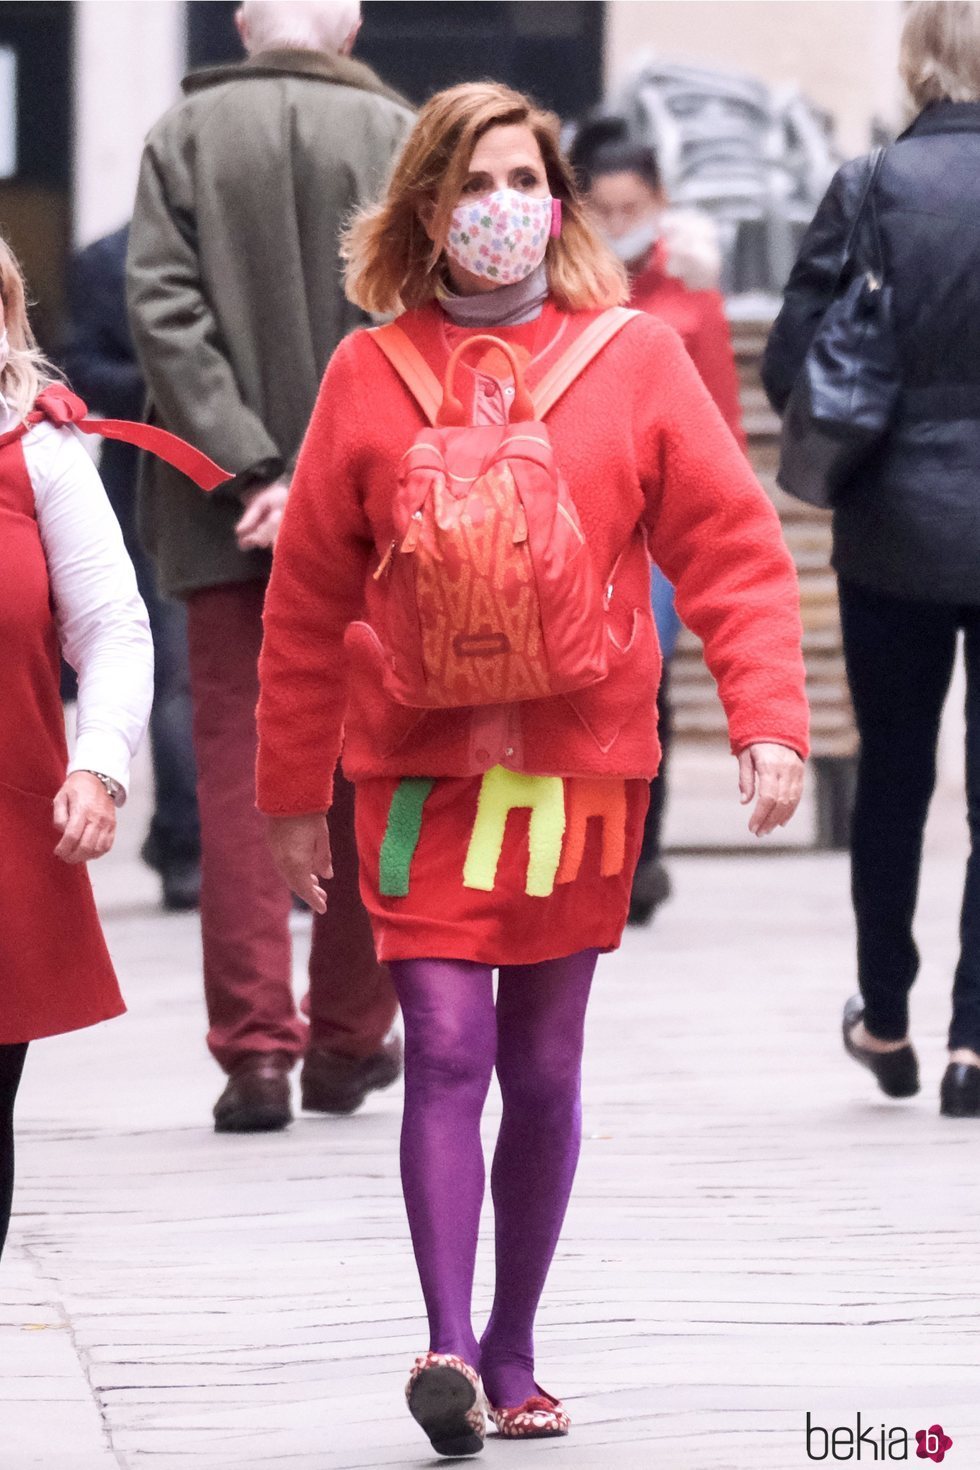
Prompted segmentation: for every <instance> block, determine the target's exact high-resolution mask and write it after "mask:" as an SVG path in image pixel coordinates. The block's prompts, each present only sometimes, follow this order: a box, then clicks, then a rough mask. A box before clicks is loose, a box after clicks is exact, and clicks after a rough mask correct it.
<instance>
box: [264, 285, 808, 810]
mask: <svg viewBox="0 0 980 1470" xmlns="http://www.w3.org/2000/svg"><path fill="white" fill-rule="evenodd" d="M593 315H594V314H593V313H575V314H564V313H561V312H559V311H558V310H557V308H555V307H554V306H550V305H549V306H548V307H546V309H545V313H544V315H543V316H542V318H541V321H540V323H539V324H538V326H537V328H536V330H535V346H534V349H533V351H534V354H535V355H534V356H533V360H532V362H531V365H530V367H529V369H528V371H527V375H526V376H527V381H528V384H529V386H530V387H531V388H532V389H533V387H534V384H535V382H536V381H537V380H538V379H539V378H540V377H541V375H542V374H543V373H544V372H545V371H546V370H547V368H548V366H549V363H550V362H551V361H553V360H554V358H555V357H556V356H557V355H558V354H559V353H560V352H563V351H564V350H565V348H566V347H567V346H568V345H569V343H570V342H571V341H572V340H573V339H574V336H575V334H576V333H577V332H578V331H580V330H581V329H582V328H583V326H584V325H585V324H587V323H588V322H589V321H590V320H591V319H592V316H593ZM402 320H403V325H405V326H406V328H407V329H408V330H409V331H410V332H411V333H412V336H413V338H414V340H415V341H416V343H417V345H418V346H419V347H420V349H421V351H422V352H423V354H424V355H425V356H426V357H427V359H428V360H429V362H430V364H431V365H432V366H433V368H435V370H436V371H437V372H439V373H440V375H441V372H442V369H443V367H444V366H445V362H446V360H447V357H448V351H449V334H447V332H446V330H445V318H444V315H443V313H442V311H441V309H440V308H439V307H438V306H435V305H432V306H429V307H426V308H423V309H422V310H420V311H417V312H412V313H410V314H409V315H408V316H406V317H405V318H403V319H402ZM527 332H528V329H527V328H516V329H511V332H507V331H502V332H500V333H499V335H501V336H505V337H506V336H511V337H512V340H515V339H516V340H521V333H523V334H524V336H523V340H524V341H526V340H527ZM542 344H543V345H542ZM423 424H424V420H423V417H422V414H421V412H420V410H419V409H418V408H417V406H416V404H415V401H414V399H413V398H412V396H411V395H410V393H409V392H408V390H407V389H406V388H405V386H404V385H403V383H402V382H401V380H400V379H399V378H398V377H397V376H396V374H395V373H394V370H393V369H392V368H391V367H390V366H389V364H388V362H387V361H386V359H385V358H384V357H382V355H381V352H380V351H379V349H378V348H377V347H376V346H375V344H374V343H373V342H372V341H371V339H370V336H369V334H368V333H366V332H363V331H361V332H355V333H353V334H352V335H351V336H350V337H348V338H347V339H346V340H345V341H344V342H343V343H342V344H341V346H340V347H339V348H338V349H337V352H336V353H335V354H334V356H333V358H332V360H331V362H330V364H329V366H328V368H327V372H326V374H325V376H324V380H323V384H322V386H321V389H320V394H319V397H318V399H317V403H316V407H315V409H314V411H313V417H312V420H311V422H310V426H309V429H308V431H307V435H306V439H305V442H304V444H303V448H302V452H301V454H300V458H299V463H298V465H297V469H296V474H295V477H294V479H293V484H292V491H291V493H290V497H289V502H288V505H287V509H286V514H285V517H284V520H283V524H282V527H281V530H280V532H279V539H278V542H277V546H276V553H275V557H274V562H273V570H272V578H271V581H270V584H269V590H268V594H267V598H266V604H265V640H264V643H263V647H262V655H261V659H260V664H259V673H260V680H261V695H260V699H259V707H258V723H259V758H258V804H259V807H260V809H261V810H262V811H264V812H268V813H270V814H282V815H285V814H298V813H303V812H323V811H326V810H327V808H328V807H329V805H330V799H331V792H332V778H333V771H334V767H335V765H336V762H337V757H338V754H339V751H340V747H341V741H342V738H343V736H344V727H345V721H346V737H345V739H344V770H345V772H346V773H347V775H348V776H350V777H351V778H352V779H353V780H355V781H356V780H358V779H360V778H362V777H369V776H472V775H476V774H479V773H480V772H482V771H485V770H488V769H489V768H490V767H492V766H494V765H496V764H505V765H507V766H508V767H509V768H511V769H513V770H517V771H525V772H529V773H533V774H539V775H599V776H626V777H652V776H653V775H654V774H655V773H656V770H657V766H658V763H659V758H660V750H659V744H658V741H657V735H656V715H655V696H656V690H657V685H658V682H659V677H660V653H659V649H658V647H657V637H656V632H655V629H654V624H653V619H652V615H651V612H650V596H649V589H650V569H649V556H650V554H651V553H652V555H653V557H654V559H655V560H656V561H657V562H658V563H659V564H660V566H662V567H663V569H664V572H665V573H666V575H667V576H668V577H669V578H670V580H671V581H672V582H673V583H674V585H675V587H676V589H677V607H678V612H679V613H680V616H681V617H682V619H683V620H684V622H685V623H686V624H687V626H688V627H689V628H691V629H692V630H693V631H694V632H695V633H697V634H698V636H699V637H700V638H701V639H702V640H703V642H704V645H705V655H706V658H707V662H708V666H709V668H710V669H711V672H712V673H713V675H714V677H715V680H716V682H717V684H718V689H719V693H720V695H721V699H722V702H723V704H724V708H725V711H726V714H727V717H728V724H729V733H730V737H731V744H732V749H733V750H734V751H736V752H738V751H740V750H742V749H744V748H745V746H747V745H749V744H752V743H754V742H756V741H762V740H766V741H775V742H778V743H780V744H783V745H788V746H790V747H792V748H793V749H795V750H797V751H799V752H800V753H801V754H802V755H805V754H806V752H807V714H808V712H807V703H806V696H805V693H804V671H803V660H802V655H801V648H800V644H801V626H800V615H799V596H798V590H797V582H796V572H795V569H794V567H793V563H792V561H791V559H790V557H789V554H788V552H787V550H786V547H785V545H784V543H783V539H782V533H781V530H780V526H779V520H778V517H777V516H776V512H775V511H774V509H773V507H772V505H771V504H770V502H769V500H768V498H767V496H766V494H765V492H764V491H763V490H762V488H761V486H760V485H759V484H758V482H757V481H756V479H755V478H754V476H753V474H752V472H751V470H750V468H749V466H748V464H747V462H746V460H745V458H744V456H743V454H742V453H741V451H740V449H739V447H738V445H737V444H736V442H735V440H734V439H733V437H732V435H731V432H730V431H729V429H728V428H727V427H726V425H725V423H724V420H723V419H722V416H721V414H720V413H719V411H718V409H717V408H716V407H715V404H714V403H713V402H712V399H711V397H710V395H709V393H708V392H707V390H706V389H705V387H704V385H703V384H702V382H701V379H700V377H699V376H698V373H697V371H696V370H695V368H694V367H693V366H692V364H691V361H690V359H689V357H688V355H687V353H686V352H685V350H684V348H683V346H682V345H681V342H680V339H679V338H678V336H677V334H676V333H675V332H674V331H673V330H672V329H671V328H669V327H666V326H664V325H663V323H661V322H659V321H657V320H656V319H654V318H652V317H637V318H636V319H634V320H633V321H631V322H629V323H628V324H627V325H626V326H625V327H624V328H623V329H622V331H621V332H620V333H619V335H618V336H617V337H615V338H614V340H613V341H612V342H611V343H609V345H608V346H606V347H605V348H604V349H603V351H602V352H601V354H600V355H599V356H598V357H597V358H596V359H595V360H594V361H593V362H592V363H591V364H590V365H589V366H588V367H587V368H586V370H585V371H584V372H583V374H582V375H581V377H580V378H579V379H578V380H577V381H576V382H575V383H574V384H573V385H572V387H571V388H569V389H568V391H567V392H566V393H565V395H564V397H563V398H561V399H560V401H559V402H558V404H557V405H556V406H555V407H554V409H553V410H552V411H551V413H550V414H549V415H548V428H549V431H550V433H551V437H552V441H553V444H554V447H555V454H556V459H557V463H558V465H559V467H560V468H561V470H562V473H563V474H564V476H565V478H566V481H567V483H568V486H569V489H570V492H571V495H572V498H573V499H574V501H575V504H576V506H577V508H578V512H579V516H580V518H581V522H582V526H583V528H584V530H585V534H586V538H587V540H588V543H589V547H590V550H591V553H592V555H593V557H594V558H595V564H596V567H597V569H598V570H599V572H600V574H601V575H602V576H603V578H608V577H609V575H610V572H611V570H612V568H613V566H614V564H615V563H616V561H617V558H620V561H619V566H618V570H617V574H616V578H615V589H614V592H613V596H612V601H611V606H610V632H611V634H612V635H613V638H614V642H613V643H612V644H611V659H610V673H609V675H608V677H607V678H606V679H604V680H603V681H602V682H601V683H600V684H597V685H593V686H592V687H591V688H589V689H585V690H583V691H581V692H580V693H578V694H574V695H565V696H561V697H556V698H551V699H543V700H531V701H527V702H524V703H522V704H518V705H512V706H498V707H491V708H486V709H476V710H468V709H461V710H417V709H409V708H406V707H405V706H403V705H398V704H396V703H395V702H394V701H393V700H391V699H389V697H388V696H387V694H386V693H385V691H384V689H383V687H382V682H381V659H382V653H381V646H380V643H379V640H378V638H377V635H376V633H375V632H374V628H375V627H377V626H380V625H381V623H382V621H383V614H384V591H383V586H382V585H380V584H379V583H377V582H375V581H374V580H373V578H372V573H373V571H374V570H375V568H376V567H377V565H378V562H379V558H380V556H381V555H383V553H384V551H385V550H386V548H387V547H388V545H389V544H390V542H391V540H392V521H391V506H392V499H393V493H394V489H395V484H396V479H397V472H398V463H399V460H400V459H401V457H402V455H403V454H404V453H405V451H406V450H407V449H408V447H409V446H410V444H411V443H412V440H413V438H414V436H415V435H416V433H417V432H418V431H419V429H420V428H422V427H423ZM359 619H364V621H357V620H359Z"/></svg>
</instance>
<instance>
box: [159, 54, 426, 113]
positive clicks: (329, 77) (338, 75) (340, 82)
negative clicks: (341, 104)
mask: <svg viewBox="0 0 980 1470" xmlns="http://www.w3.org/2000/svg"><path fill="white" fill-rule="evenodd" d="M279 76H290V77H311V78H312V79H313V80H315V81H320V82H331V83H333V85H334V86H339V87H356V88H358V89H359V90H360V91H362V92H374V93H376V94H377V95H378V96H379V97H387V98H388V100H389V102H397V103H398V104H399V106H401V107H406V108H409V109H411V110H414V109H412V104H411V103H410V102H407V101H406V100H405V98H404V97H402V96H401V95H400V93H398V92H396V91H394V90H393V89H392V88H391V87H387V86H385V84H384V82H383V81H382V80H381V78H380V77H379V76H378V75H377V74H376V73H375V72H373V71H372V70H371V68H370V67H369V66H365V65H364V62H363V61H354V60H353V59H352V58H351V57H349V56H339V55H337V54H336V53H335V52H327V51H304V50H300V49H299V48H295V47H290V48H288V49H283V50H278V51H260V52H258V54H257V55H255V56H248V57H246V59H245V60H244V61H233V62H230V63H229V64H227V65H225V66H209V67H204V68H202V69H201V70H200V71H192V72H191V73H190V75H189V76H186V77H185V78H184V80H183V82H182V83H181V86H182V88H183V90H184V92H185V93H187V94H189V93H191V92H203V91H205V90H206V88H208V87H217V86H219V85H221V84H223V83H224V82H231V81H235V80H245V79H246V78H248V77H279Z"/></svg>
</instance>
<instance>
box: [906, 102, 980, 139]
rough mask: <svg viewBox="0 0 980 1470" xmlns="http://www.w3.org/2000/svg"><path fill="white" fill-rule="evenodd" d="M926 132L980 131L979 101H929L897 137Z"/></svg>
mask: <svg viewBox="0 0 980 1470" xmlns="http://www.w3.org/2000/svg"><path fill="white" fill-rule="evenodd" d="M927 133H980V102H931V103H930V104H929V106H928V107H925V108H923V110H922V111H921V112H920V113H919V115H918V117H917V118H916V119H915V120H914V121H913V122H912V123H911V125H910V126H909V127H907V128H906V129H905V132H904V133H900V134H899V139H900V140H901V139H902V138H920V137H924V136H925V134H927Z"/></svg>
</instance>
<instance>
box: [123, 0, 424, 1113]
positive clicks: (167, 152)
mask: <svg viewBox="0 0 980 1470" xmlns="http://www.w3.org/2000/svg"><path fill="white" fill-rule="evenodd" d="M237 19H238V24H239V30H240V32H241V35H242V40H243V42H244V44H245V48H246V51H247V52H248V53H249V54H248V57H247V59H246V60H245V61H244V62H242V63H239V64H236V65H232V66H225V67H219V68H216V69H212V70H208V71H202V72H197V73H193V74H192V75H191V76H189V77H188V78H187V79H186V80H185V82H184V88H183V90H184V94H185V95H184V98H183V100H182V101H181V102H179V103H178V104H177V105H176V106H175V107H174V108H173V109H172V110H171V111H170V112H168V113H167V114H166V115H165V116H164V117H163V118H162V119H161V120H160V122H158V123H157V124H156V126H155V127H154V128H153V129H152V131H151V132H150V134H149V136H148V138H147V140H146V146H145V150H144V154H143V163H142V169H141V174H140V183H139V189H138V193H137V199H136V208H135V213H134V217H133V223H132V228H131V232H130V245H129V257H128V264H127V292H128V302H129V312H130V319H131V322H132V327H133V336H134V339H135V342H136V347H137V351H138V353H139V357H140V362H141V365H142V368H143V372H144V375H145V377H146V381H147V384H148V391H149V416H150V418H151V420H152V421H154V422H156V423H160V424H162V425H163V426H164V427H166V428H168V429H170V430H172V431H173V432H175V433H177V434H180V435H182V436H183V437H184V438H186V439H188V440H189V441H190V442H191V443H193V444H195V445H197V446H198V447H199V448H200V449H203V450H204V451H205V453H207V454H209V455H210V456H211V457H212V458H213V459H215V460H217V461H218V463H219V464H221V465H223V466H224V467H225V468H226V469H228V470H230V471H232V472H233V474H234V479H233V480H232V481H230V482H229V483H228V484H227V485H225V486H223V487H222V489H221V490H220V491H218V492H215V493H214V494H212V495H210V496H208V495H205V494H204V493H203V492H201V491H200V490H198V489H197V488H196V487H195V486H193V485H192V484H191V483H190V482H189V481H187V480H185V479H183V478H182V477H181V476H180V475H178V474H177V473H176V472H175V471H173V470H171V469H170V468H168V467H167V466H165V465H163V464H161V463H160V462H159V461H155V462H152V463H145V464H144V466H143V471H142V476H141V485H140V521H141V530H142V534H143V538H144V540H145V542H146V545H147V548H148V550H149V551H150V553H151V554H152V556H153V557H154V558H155V560H156V564H157V569H158V574H159V579H160V583H161V587H162V590H163V591H164V592H165V593H166V594H168V595H170V596H176V597H181V598H183V599H185V600H186V603H187V609H188V632H189V640H190V651H191V690H192V695H193V700H194V722H195V746H196V753H197V760H198V787H199V799H200V809H201V837H202V853H203V881H202V892H201V922H202V931H203V941H204V982H205V995H206V999H207V1004H208V1016H209V1022H210V1029H209V1033H208V1044H209V1046H210V1048H211V1051H212V1054H213V1055H214V1057H215V1058H216V1060H217V1061H218V1062H219V1064H220V1065H221V1066H222V1067H223V1068H224V1069H225V1070H226V1071H227V1072H228V1074H229V1081H228V1084H227V1086H226V1088H225V1090H224V1092H223V1093H222V1095H221V1097H220V1098H219V1100H218V1103H217V1105H216V1107H215V1126H216V1128H217V1129H218V1130H219V1131H237V1132H243V1131H255V1130H258V1129H272V1128H282V1127H284V1126H285V1125H286V1124H287V1123H288V1122H289V1121H290V1118H291V1109H290V1097H289V1071H290V1069H291V1067H292V1065H293V1063H294V1062H295V1061H296V1060H297V1059H298V1057H300V1056H301V1055H302V1056H305V1061H304V1065H303V1072H302V1077H301V1086H302V1101H303V1105H304V1107H309V1108H313V1109H316V1110H319V1111H328V1112H351V1111H353V1110H354V1109H355V1108H356V1107H357V1106H358V1105H359V1104H360V1102H361V1101H362V1100H363V1098H364V1096H365V1095H366V1094H367V1092H368V1091H369V1090H370V1089H371V1088H373V1087H380V1086H385V1085H387V1083H389V1082H391V1081H393V1080H394V1078H395V1077H396V1076H397V1075H398V1072H399V1070H400V1047H399V1044H398V1043H397V1041H394V1040H391V1039H386V1038H388V1032H389V1030H390V1027H391V1024H392V1021H393V1020H394V1016H395V1009H396V1007H395V999H394V993H393V991H392V988H391V982H390V979H389V978H388V975H387V971H386V970H385V969H384V968H383V967H382V966H380V965H379V964H378V962H377V960H376V959H375V956H374V950H373V945H372V942H371V936H370V930H369V926H368V922H367V916H366V914H365V912H364V910H363V908H362V906H361V903H360V898H359V895H358V893H357V858H356V852H355V849H354V842H353V816H352V797H351V793H350V791H349V789H348V788H346V787H345V786H344V785H343V784H341V785H340V786H339V788H338V796H339V802H338V804H337V805H336V806H335V807H334V810H333V812H332V814H331V833H332V837H333V845H334V865H335V872H336V877H335V879H334V880H333V882H332V884H331V886H330V903H329V906H328V910H327V914H326V915H325V916H323V918H320V917H319V916H317V917H315V918H314V922H313V945H312V953H311V958H310V994H309V996H308V997H307V1001H306V1002H305V1003H304V1007H303V1009H304V1010H305V1011H306V1012H307V1014H308V1015H309V1018H310V1026H309V1028H307V1026H306V1023H305V1021H303V1020H302V1019H301V1017H300V1016H299V1015H298V1014H297V1011H296V1007H295V1004H294V1000H293V993H292V969H291V961H290V942H289V915H290V898H289V895H288V893H287V891H286V889H285V887H284V886H283V884H282V881H281V880H280V878H279V877H278V875H277V874H276V872H275V869H274V868H273V866H272V861H271V858H270V856H269V854H268V851H267V848H266V844H265V834H264V829H263V826H262V822H261V819H260V818H259V816H258V814H257V813H256V811H255V807H254V802H255V792H254V774H253V772H254V762H255V744H256V734H255V718H254V710H255V704H256V701H257V697H258V681H257V660H258V651H259V646H260V643H261V611H262V599H263V595H264V591H265V584H266V581H267V578H268V574H269V569H270V566H271V550H272V546H273V543H274V541H275V535H276V531H277V530H278V526H279V522H280V519H281V516H282V509H283V506H284V504H285V500H286V497H287V495H288V488H289V476H290V473H291V471H292V468H293V465H294V463H295V459H296V456H297V454H298V451H299V447H300V443H301V441H302V437H303V434H304V431H305V429H306V424H307V421H308V419H309V416H310V413H311V411H312V408H313V403H314V400H315V398H316V393H317V389H318V387H319V382H320V378H321V376H322V374H323V371H324V368H325V366H326V363H327V360H328V359H329V357H330V355H331V353H332V352H333V350H334V349H335V347H336V346H337V344H338V343H339V342H340V340H341V338H342V337H343V336H344V335H345V334H346V333H347V332H349V331H350V330H351V329H352V328H354V327H356V326H359V325H361V324H362V322H363V320H364V318H363V316H362V315H361V313H360V312H359V311H358V310H357V309H356V308H355V307H353V306H351V305H350V303H349V302H348V301H347V300H346V298H345V296H344V290H343V282H342V271H341V263H340V259H339V254H338V236H339V232H340V229H341V227H342V225H343V223H344V221H345V219H346V218H347V217H348V216H349V214H350V213H351V212H352V211H353V210H355V209H357V208H358V207H359V206H360V205H362V204H364V203H367V202H369V201H370V200H371V199H372V198H374V197H375V196H376V195H377V194H378V193H379V192H380V190H381V188H382V187H383V185H384V182H385V179H386V176H387V174H388V172H389V170H390V168H391V165H392V163H393V160H394V155H395V153H396V151H397V149H398V148H399V146H400V144H401V142H402V140H403V138H404V136H405V134H406V133H407V131H408V129H409V127H410V126H411V122H412V115H411V111H410V109H409V107H408V104H407V103H405V102H404V101H403V100H402V99H401V98H400V97H398V96H397V94H395V93H393V92H391V91H390V90H389V89H388V88H387V87H385V86H384V84H383V83H382V82H381V81H380V80H379V79H378V77H377V76H376V75H375V74H374V73H373V72H372V71H371V70H370V69H369V68H368V67H366V66H363V65H362V64H360V63H358V62H356V61H353V60H351V59H350V56H349V51H350V49H351V46H352V45H353V41H354V38H355V36H356V33H357V29H358V26H359V24H360V16H359V5H358V4H357V3H356V0H314V3H305V4H302V5H298V4H293V3H289V0H278V3H270V0H264V3H263V0H247V3H246V4H245V5H243V7H242V9H241V10H240V11H239V12H238V17H237ZM337 411H338V412H339V413H342V412H343V411H344V405H343V404H338V405H337Z"/></svg>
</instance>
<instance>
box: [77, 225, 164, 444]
mask: <svg viewBox="0 0 980 1470" xmlns="http://www.w3.org/2000/svg"><path fill="white" fill-rule="evenodd" d="M114 248H115V237H113V236H109V237H108V238H107V239H105V240H96V241H95V243H94V244H92V245H89V246H88V247H87V248H86V249H85V250H81V251H79V252H78V254H77V255H75V256H74V258H73V259H72V261H71V264H70V266H69V269H68V308H69V320H68V328H67V332H66V334H65V343H64V348H63V351H62V354H61V359H62V364H63V366H64V369H65V372H66V373H67V374H68V379H69V381H70V383H71V385H72V387H73V388H74V389H75V391H76V392H77V393H78V394H79V395H80V396H81V397H82V398H84V399H85V402H86V403H87V404H88V405H89V407H90V408H92V409H94V410H95V411H96V412H97V413H103V414H105V415H107V417H109V418H118V419H139V418H141V417H142V415H143V399H144V396H145V392H146V390H145V388H144V386H143V377H142V374H141V373H140V370H139V364H138V363H137V361H136V353H135V351H134V348H133V342H132V338H131V336H130V333H129V325H128V323H127V320H126V288H125V275H124V267H123V262H124V255H123V246H122V240H121V239H120V241H119V252H118V256H114V254H113V251H114Z"/></svg>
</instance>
